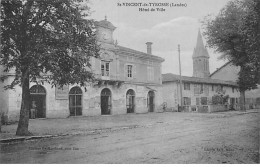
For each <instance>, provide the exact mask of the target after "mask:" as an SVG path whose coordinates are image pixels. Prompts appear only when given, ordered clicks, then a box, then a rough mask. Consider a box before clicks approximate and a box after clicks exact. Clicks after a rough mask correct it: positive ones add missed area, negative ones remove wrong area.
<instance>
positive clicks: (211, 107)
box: [209, 105, 229, 112]
mask: <svg viewBox="0 0 260 167" xmlns="http://www.w3.org/2000/svg"><path fill="white" fill-rule="evenodd" d="M228 110H229V105H209V112H221V111H228Z"/></svg>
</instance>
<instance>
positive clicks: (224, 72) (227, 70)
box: [210, 61, 260, 109]
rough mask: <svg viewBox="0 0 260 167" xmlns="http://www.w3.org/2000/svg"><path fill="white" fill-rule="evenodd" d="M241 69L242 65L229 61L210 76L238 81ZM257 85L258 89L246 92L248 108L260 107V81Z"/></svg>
mask: <svg viewBox="0 0 260 167" xmlns="http://www.w3.org/2000/svg"><path fill="white" fill-rule="evenodd" d="M239 71H240V67H237V66H234V65H232V62H231V61H229V62H227V63H226V64H224V65H223V66H222V67H220V68H218V69H217V70H216V71H214V72H213V73H212V74H211V75H210V77H211V78H212V79H219V80H223V81H233V82H236V81H237V80H238V73H239ZM257 86H258V87H257V89H253V90H248V91H246V92H245V97H246V108H247V109H252V108H260V81H259V83H258V85H257Z"/></svg>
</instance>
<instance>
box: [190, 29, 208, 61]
mask: <svg viewBox="0 0 260 167" xmlns="http://www.w3.org/2000/svg"><path fill="white" fill-rule="evenodd" d="M192 57H209V53H208V51H207V49H206V48H205V46H204V44H203V40H202V35H201V33H200V30H199V32H198V37H197V44H196V48H194V50H193V54H192Z"/></svg>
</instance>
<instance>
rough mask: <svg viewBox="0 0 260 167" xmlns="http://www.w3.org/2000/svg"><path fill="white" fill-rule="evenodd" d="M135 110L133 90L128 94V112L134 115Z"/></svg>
mask: <svg viewBox="0 0 260 167" xmlns="http://www.w3.org/2000/svg"><path fill="white" fill-rule="evenodd" d="M134 109H135V92H134V91H133V90H132V89H129V90H128V91H127V92H126V112H127V113H134Z"/></svg>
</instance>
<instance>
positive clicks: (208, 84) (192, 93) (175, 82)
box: [162, 31, 240, 112]
mask: <svg viewBox="0 0 260 167" xmlns="http://www.w3.org/2000/svg"><path fill="white" fill-rule="evenodd" d="M192 59H193V77H187V76H182V77H181V78H182V83H183V84H182V86H181V87H180V76H179V75H175V74H170V73H168V74H163V75H162V78H163V81H162V82H163V91H162V94H163V95H165V96H163V101H164V103H165V104H166V105H167V109H168V110H175V111H176V110H178V106H180V105H181V101H182V105H183V106H184V110H185V111H198V112H214V111H219V110H228V109H236V108H237V106H238V99H239V96H240V93H239V90H238V87H237V84H236V83H235V82H232V81H223V80H220V79H212V78H210V72H209V54H208V51H207V49H206V48H205V47H204V44H203V40H202V36H201V33H200V31H199V33H198V37H197V44H196V47H195V49H194V51H193V55H192ZM180 89H182V93H181V91H180ZM181 94H182V97H181ZM227 95H228V96H227ZM216 96H218V97H219V96H222V97H224V96H225V97H228V98H227V99H226V101H223V102H222V105H216V101H217V99H216V98H217V97H216ZM223 99H224V98H223Z"/></svg>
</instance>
